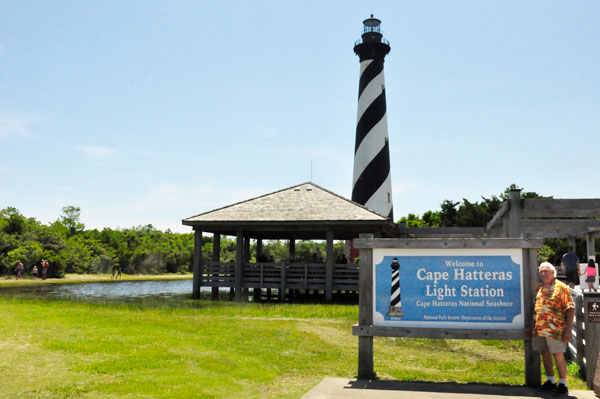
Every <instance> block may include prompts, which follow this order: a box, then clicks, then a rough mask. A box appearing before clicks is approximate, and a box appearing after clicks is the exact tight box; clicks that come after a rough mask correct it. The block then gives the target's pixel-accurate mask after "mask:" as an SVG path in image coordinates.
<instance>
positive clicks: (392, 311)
mask: <svg viewBox="0 0 600 399" xmlns="http://www.w3.org/2000/svg"><path fill="white" fill-rule="evenodd" d="M387 315H388V316H396V317H398V316H399V317H402V316H404V313H402V306H390V308H389V310H388V312H387Z"/></svg>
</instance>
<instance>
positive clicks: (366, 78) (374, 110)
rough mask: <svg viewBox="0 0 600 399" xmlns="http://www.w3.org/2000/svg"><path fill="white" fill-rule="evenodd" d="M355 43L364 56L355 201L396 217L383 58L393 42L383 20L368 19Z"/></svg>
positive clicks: (357, 142)
mask: <svg viewBox="0 0 600 399" xmlns="http://www.w3.org/2000/svg"><path fill="white" fill-rule="evenodd" d="M363 25H364V29H363V33H362V36H361V38H360V39H359V40H358V41H357V42H356V43H355V45H354V52H355V53H356V54H357V55H358V56H359V58H360V81H359V85H358V113H357V117H356V141H355V146H354V174H353V181H352V201H354V202H357V203H359V204H361V205H364V206H366V207H367V208H369V209H371V210H373V211H375V212H377V213H379V214H380V215H382V216H385V217H388V218H390V219H392V221H393V217H394V210H393V206H392V176H391V173H390V146H389V140H388V128H387V116H386V105H385V81H384V78H383V61H384V58H385V56H386V55H387V54H388V53H389V52H390V44H389V42H388V41H387V40H385V39H384V38H383V35H382V34H381V21H380V20H379V19H377V18H373V15H372V14H371V18H368V19H365V20H364V21H363Z"/></svg>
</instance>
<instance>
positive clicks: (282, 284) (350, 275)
mask: <svg viewBox="0 0 600 399" xmlns="http://www.w3.org/2000/svg"><path fill="white" fill-rule="evenodd" d="M235 274H236V273H235V263H233V262H205V263H204V264H203V267H202V275H201V283H200V285H201V286H205V287H235V282H236V275H235ZM326 274H327V269H326V265H325V264H324V263H287V262H277V263H249V262H245V263H244V267H243V273H242V287H243V288H260V289H262V288H265V289H273V288H274V289H278V290H281V291H280V292H285V290H286V289H293V290H317V291H319V290H325V289H326V278H327V276H326ZM357 290H358V264H357V263H347V264H334V265H333V291H357Z"/></svg>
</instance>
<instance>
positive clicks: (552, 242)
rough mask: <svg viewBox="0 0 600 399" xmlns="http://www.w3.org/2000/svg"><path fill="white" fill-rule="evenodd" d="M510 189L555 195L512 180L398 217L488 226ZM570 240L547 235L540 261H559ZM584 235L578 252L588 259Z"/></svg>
mask: <svg viewBox="0 0 600 399" xmlns="http://www.w3.org/2000/svg"><path fill="white" fill-rule="evenodd" d="M511 190H521V199H533V198H552V196H543V195H540V194H538V193H536V192H533V191H525V190H523V189H522V188H520V187H518V186H517V185H516V184H511V185H510V186H509V187H507V188H506V189H505V190H504V192H502V193H501V194H500V195H497V196H496V195H491V196H490V197H489V198H486V197H483V196H482V197H481V201H479V202H477V201H475V202H471V201H469V200H467V199H466V198H463V200H462V202H461V201H450V200H444V201H443V202H442V204H441V205H440V210H439V211H426V212H424V213H423V215H422V216H419V215H415V214H412V213H409V214H408V215H407V216H404V217H402V218H401V219H400V220H398V223H406V226H407V227H485V226H486V225H487V224H488V222H489V221H490V220H492V218H493V217H494V215H495V214H496V212H498V211H499V210H500V208H501V207H502V204H503V202H504V201H505V200H508V198H509V195H510V191H511ZM567 247H568V240H567V239H562V238H546V239H544V246H543V247H542V248H541V249H540V250H538V258H539V259H540V261H548V262H551V263H552V264H553V265H560V262H561V258H562V255H563V254H564V253H566V252H567ZM585 248H586V241H585V239H579V238H578V239H576V252H577V255H578V256H579V259H583V260H584V261H585V259H587V255H586V252H585Z"/></svg>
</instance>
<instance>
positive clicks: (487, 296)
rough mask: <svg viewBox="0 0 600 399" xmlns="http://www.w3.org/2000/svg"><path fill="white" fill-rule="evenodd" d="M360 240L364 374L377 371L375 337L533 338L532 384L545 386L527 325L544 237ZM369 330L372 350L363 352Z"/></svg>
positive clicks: (529, 355) (359, 330)
mask: <svg viewBox="0 0 600 399" xmlns="http://www.w3.org/2000/svg"><path fill="white" fill-rule="evenodd" d="M354 246H355V247H356V248H360V249H361V253H360V260H361V263H360V288H361V290H360V292H359V295H360V297H359V303H360V306H359V308H360V314H359V324H358V325H355V326H354V328H353V333H354V335H357V336H358V337H359V365H358V366H359V367H358V368H359V378H369V377H372V376H373V375H374V371H373V369H372V367H373V366H372V364H373V363H372V355H373V346H372V345H373V344H372V342H373V341H372V337H374V336H388V337H414V338H448V339H456V338H458V339H507V340H524V341H525V344H526V345H525V365H526V366H525V368H526V378H525V380H526V384H527V385H529V386H536V385H539V383H540V378H541V375H540V362H539V353H537V352H533V351H531V338H530V337H529V336H528V335H527V334H526V333H525V332H526V329H528V328H530V327H531V323H532V308H533V306H532V299H533V293H534V289H535V286H536V284H535V283H537V279H536V280H535V283H534V284H532V283H531V280H532V278H535V276H536V275H537V256H536V251H535V249H536V248H540V247H541V246H542V242H541V240H522V239H473V238H470V239H456V238H455V239H379V238H378V239H373V238H367V237H361V238H359V239H357V240H355V241H354ZM363 269H364V270H363ZM363 287H364V289H363ZM366 337H370V338H371V340H370V341H369V342H370V355H368V353H367V352H366V351H361V339H364V338H366ZM361 353H362V356H361ZM369 356H370V359H367V358H366V357H369ZM361 370H363V373H361ZM367 371H368V372H367Z"/></svg>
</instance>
